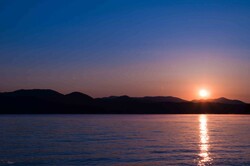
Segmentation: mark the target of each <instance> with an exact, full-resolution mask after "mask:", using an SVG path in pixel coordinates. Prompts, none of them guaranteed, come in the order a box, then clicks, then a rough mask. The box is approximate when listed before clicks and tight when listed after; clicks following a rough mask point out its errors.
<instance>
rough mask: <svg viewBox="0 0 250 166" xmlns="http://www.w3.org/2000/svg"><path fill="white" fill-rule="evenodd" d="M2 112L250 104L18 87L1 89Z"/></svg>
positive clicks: (241, 108) (245, 107)
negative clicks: (95, 97)
mask: <svg viewBox="0 0 250 166" xmlns="http://www.w3.org/2000/svg"><path fill="white" fill-rule="evenodd" d="M0 113H1V114H60V113H64V114H73V113H78V114H186V113H187V114H190V113H191V114H194V113H197V114H200V113H216V114H228V113H234V114H237V113H241V114H248V113H250V104H245V103H243V102H241V101H239V100H229V99H226V98H219V99H211V100H194V101H193V102H189V101H186V100H183V99H180V98H176V97H171V96H167V97H161V96H156V97H149V96H147V97H129V96H125V95H124V96H110V97H104V98H97V99H93V98H92V97H90V96H88V95H86V94H83V93H80V92H73V93H70V94H67V95H63V94H61V93H58V92H56V91H53V90H48V89H47V90H42V89H34V90H18V91H14V92H5V93H0Z"/></svg>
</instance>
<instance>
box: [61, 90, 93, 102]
mask: <svg viewBox="0 0 250 166" xmlns="http://www.w3.org/2000/svg"><path fill="white" fill-rule="evenodd" d="M65 96H66V97H67V98H70V99H72V100H83V101H92V100H94V99H93V98H92V97H91V96H89V95H86V94H84V93H81V92H72V93H69V94H67V95H65Z"/></svg>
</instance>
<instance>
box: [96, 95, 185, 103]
mask: <svg viewBox="0 0 250 166" xmlns="http://www.w3.org/2000/svg"><path fill="white" fill-rule="evenodd" d="M98 100H104V101H116V102H117V101H120V102H125V101H138V102H144V103H160V102H174V103H180V102H188V101H187V100H183V99H180V98H177V97H172V96H145V97H129V96H126V95H124V96H110V97H104V98H99V99H98Z"/></svg>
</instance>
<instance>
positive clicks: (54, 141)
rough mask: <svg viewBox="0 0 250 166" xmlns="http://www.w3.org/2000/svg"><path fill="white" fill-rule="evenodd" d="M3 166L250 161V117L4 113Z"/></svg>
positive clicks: (0, 134) (1, 123) (1, 122)
mask: <svg viewBox="0 0 250 166" xmlns="http://www.w3.org/2000/svg"><path fill="white" fill-rule="evenodd" d="M0 127H1V130H0V165H25V166H26V165H49V166H52V165H60V166H61V165H101V166H105V165H107V166H110V165H118V166H124V165H143V166H147V165H148V166H155V165H240V166H241V165H250V116H248V115H12V116H11V115H2V116H0Z"/></svg>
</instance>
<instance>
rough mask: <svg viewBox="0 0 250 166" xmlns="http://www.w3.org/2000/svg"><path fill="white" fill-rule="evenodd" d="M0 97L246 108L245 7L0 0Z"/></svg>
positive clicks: (232, 3)
mask: <svg viewBox="0 0 250 166" xmlns="http://www.w3.org/2000/svg"><path fill="white" fill-rule="evenodd" d="M0 20H1V21H0V78H1V81H0V91H12V90H16V89H20V88H24V89H27V88H28V89H30V88H51V89H55V90H58V91H60V92H62V93H68V92H70V91H82V92H85V93H88V94H90V95H92V96H94V97H99V96H109V95H122V94H128V95H131V96H144V95H173V96H178V97H183V98H186V99H193V98H195V97H196V91H197V89H199V88H201V87H205V88H208V89H209V90H210V91H211V93H212V94H213V95H212V97H219V96H225V97H229V98H239V99H242V100H245V101H250V86H249V85H250V74H249V71H250V54H249V53H250V1H248V0H171V1H167V0H164V1H160V0H141V1H139V0H138V1H135V0H124V1H123V0H99V1H98V0H88V1H87V0H85V1H84V0H71V1H69V0H67V1H64V0H60V1H59V0H58V1H52V0H41V1H39V0H36V1H34V0H30V1H27V0H22V1H21V0H11V1H9V0H6V1H5V0H0Z"/></svg>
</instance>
